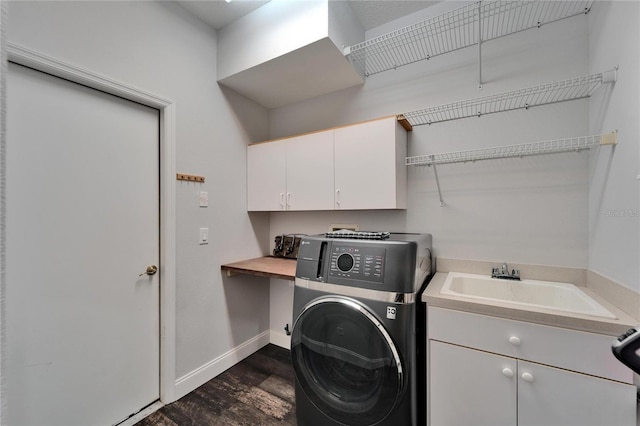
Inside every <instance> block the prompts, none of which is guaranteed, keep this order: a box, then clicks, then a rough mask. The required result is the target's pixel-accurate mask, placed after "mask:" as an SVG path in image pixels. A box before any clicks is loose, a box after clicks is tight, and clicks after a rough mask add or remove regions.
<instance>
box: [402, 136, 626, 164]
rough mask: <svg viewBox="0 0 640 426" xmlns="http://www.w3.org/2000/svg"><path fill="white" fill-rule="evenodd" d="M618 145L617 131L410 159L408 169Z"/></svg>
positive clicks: (407, 160) (406, 162)
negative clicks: (409, 167) (410, 167)
mask: <svg viewBox="0 0 640 426" xmlns="http://www.w3.org/2000/svg"><path fill="white" fill-rule="evenodd" d="M615 144H617V132H612V133H607V134H604V135H592V136H579V137H573V138H565V139H554V140H548V141H540V142H530V143H524V144H519V145H507V146H499V147H492V148H484V149H472V150H467V151H455V152H447V153H442V154H430V155H419V156H415V157H407V158H406V160H405V164H406V165H407V166H433V165H436V164H451V163H466V162H470V161H480V160H492V159H497V158H513V157H525V156H530V155H543V154H554V153H560V152H572V151H581V150H584V149H590V148H593V147H596V146H600V145H615Z"/></svg>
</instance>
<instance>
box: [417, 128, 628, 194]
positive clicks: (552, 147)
mask: <svg viewBox="0 0 640 426" xmlns="http://www.w3.org/2000/svg"><path fill="white" fill-rule="evenodd" d="M617 144H618V131H617V130H614V131H613V132H611V133H606V134H601V135H592V136H579V137H573V138H564V139H554V140H547V141H539V142H530V143H524V144H519V145H506V146H498V147H492V148H483V149H473V150H467V151H455V152H447V153H442V154H428V155H418V156H414V157H407V158H406V160H405V165H407V166H430V167H433V171H434V173H435V179H436V186H437V189H438V197H439V199H440V205H441V206H444V205H445V203H444V201H443V200H442V192H441V190H440V182H439V180H438V173H437V171H436V165H441V164H452V163H467V162H475V161H481V160H493V159H499V158H521V157H526V156H532V155H546V154H556V153H561V152H580V151H582V150H585V149H591V148H594V147H597V146H602V145H611V146H615V145H617Z"/></svg>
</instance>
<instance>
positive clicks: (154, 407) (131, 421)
mask: <svg viewBox="0 0 640 426" xmlns="http://www.w3.org/2000/svg"><path fill="white" fill-rule="evenodd" d="M162 407H164V403H162V402H160V401H157V402H154V403H153V404H151V405H150V406H148V407H147V408H145V409H144V410H142V411H140V412H138V413H136V414H134V415H133V416H131V417H129V418H128V419H127V420H125V421H123V422H121V423H118V425H117V426H133V425H135V424H136V423H138V422H139V421H140V420H142V419H144V418H145V417H148V416H150V415H152V414H153V413H155V412H156V411H158V410H159V409H161V408H162Z"/></svg>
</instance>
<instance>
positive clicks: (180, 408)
mask: <svg viewBox="0 0 640 426" xmlns="http://www.w3.org/2000/svg"><path fill="white" fill-rule="evenodd" d="M295 424H296V410H295V400H294V376H293V366H292V365H291V358H290V353H289V351H288V350H286V349H282V348H280V347H278V346H275V345H267V346H265V347H264V348H262V349H260V350H259V351H258V352H256V353H254V354H253V355H251V356H249V357H248V358H246V359H245V360H243V361H242V362H240V363H238V364H236V365H235V366H233V367H231V368H230V369H229V370H227V371H225V372H224V373H222V374H221V375H219V376H218V377H216V378H214V379H213V380H210V381H209V382H207V383H205V384H204V385H202V386H200V387H199V388H198V389H196V390H194V391H193V392H191V393H190V394H188V395H186V396H184V397H183V398H181V399H179V400H178V401H176V402H174V403H172V404H169V405H165V406H164V407H162V408H161V409H160V410H158V411H156V412H155V413H153V414H151V415H150V416H149V417H147V418H145V419H143V420H142V421H140V422H138V423H136V426H185V425H198V426H200V425H238V426H239V425H242V426H249V425H251V426H258V425H260V426H262V425H265V426H267V425H295Z"/></svg>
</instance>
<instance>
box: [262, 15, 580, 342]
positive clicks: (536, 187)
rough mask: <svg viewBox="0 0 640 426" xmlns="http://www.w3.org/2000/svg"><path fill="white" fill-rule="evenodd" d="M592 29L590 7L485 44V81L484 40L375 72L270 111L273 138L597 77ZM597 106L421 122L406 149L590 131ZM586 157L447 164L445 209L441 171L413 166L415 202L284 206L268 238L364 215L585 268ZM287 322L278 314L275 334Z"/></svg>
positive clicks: (483, 248)
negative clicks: (327, 208) (402, 207)
mask: <svg viewBox="0 0 640 426" xmlns="http://www.w3.org/2000/svg"><path fill="white" fill-rule="evenodd" d="M461 4H462V3H460V2H444V3H440V4H437V5H436V6H434V7H431V8H429V9H426V10H425V11H421V12H418V13H416V14H414V15H413V16H408V17H405V18H402V19H399V20H397V21H395V22H392V23H389V24H386V25H385V26H384V28H377V29H373V30H371V31H369V32H368V33H367V37H366V38H370V37H372V36H375V35H379V33H384V32H388V31H390V30H393V29H397V28H401V27H403V26H406V25H409V24H412V23H415V22H417V21H420V20H423V19H426V18H427V17H428V16H429V15H438V14H441V13H443V12H444V11H446V10H447V9H451V8H456V7H460V5H461ZM587 29H588V19H587V17H585V16H579V17H575V18H571V19H568V20H565V21H562V22H559V23H554V24H549V25H546V26H544V27H543V28H542V29H539V30H538V29H536V30H530V31H527V32H523V33H520V34H516V35H513V36H511V37H507V38H503V39H499V40H495V41H491V42H487V43H486V44H484V45H483V56H482V64H483V69H482V74H483V80H484V81H483V83H484V86H483V89H482V90H478V64H477V48H476V47H471V48H468V49H464V50H461V51H458V52H454V53H451V54H448V55H445V56H441V57H435V58H432V59H430V60H429V61H423V62H420V63H416V64H412V65H408V66H405V67H402V68H398V69H397V70H392V71H387V72H385V73H381V74H376V75H374V76H371V77H369V78H367V80H366V83H365V84H364V86H360V87H355V88H349V89H345V90H342V91H339V92H335V93H332V94H329V95H325V96H321V97H317V98H314V99H311V100H308V101H305V102H300V103H298V104H295V105H290V106H287V107H283V108H278V109H273V110H270V126H271V137H272V138H276V137H282V136H288V135H292V134H296V133H302V132H307V131H313V130H318V129H323V128H327V127H333V126H336V125H342V124H348V123H353V122H358V121H363V120H367V119H372V118H376V117H382V116H387V115H392V114H398V113H402V112H407V111H413V110H417V109H422V108H426V107H430V106H437V105H442V104H446V103H449V102H454V101H460V100H466V99H472V98H475V97H480V96H486V95H491V94H495V93H500V92H504V91H508V90H513V89H519V88H524V87H529V86H534V85H538V84H542V83H547V82H549V83H550V82H555V81H559V80H564V79H568V78H572V77H577V76H583V75H587V74H588V73H589V47H588V33H587ZM588 104H589V102H588V101H587V100H579V101H572V102H566V103H560V104H554V105H548V106H542V107H538V108H532V109H530V110H528V111H513V112H506V113H501V114H494V115H488V116H483V117H481V118H479V119H478V118H472V119H465V120H456V121H451V122H446V123H439V124H434V125H431V126H419V127H415V128H414V130H413V132H411V133H410V134H409V144H408V152H409V155H420V154H429V153H439V152H449V151H455V150H464V149H473V148H483V147H491V146H496V145H510V144H519V143H525V142H533V141H540V140H548V139H557V138H563V137H571V136H581V135H587V134H589V106H588ZM588 159H589V154H588V153H579V154H576V153H569V154H557V155H551V156H540V157H526V158H523V159H505V160H493V161H487V162H478V163H474V164H454V165H443V166H439V167H438V175H439V180H440V185H441V188H442V196H443V199H444V201H445V202H446V206H445V207H441V206H440V204H439V199H438V194H437V190H436V184H435V180H434V175H433V170H432V169H431V168H424V167H410V169H409V170H408V179H409V182H408V194H409V195H408V208H407V210H406V211H375V212H372V211H363V212H358V211H351V212H304V213H299V212H277V213H272V214H271V228H270V238H271V239H272V238H273V237H274V236H275V235H278V234H280V233H283V232H285V233H318V232H325V231H326V230H327V227H328V225H329V224H330V223H357V224H359V225H360V229H361V230H388V231H400V232H402V231H408V232H428V233H431V234H433V244H434V251H435V254H436V255H437V256H439V257H448V258H461V259H481V260H490V261H496V262H501V261H503V260H504V261H507V262H522V263H530V264H546V265H562V266H570V267H579V268H586V267H587V266H588V194H589V168H588ZM272 285H273V284H272ZM279 308H280V309H285V308H286V306H285V305H284V304H283V305H281V306H280V307H279ZM273 309H274V307H273V306H272V310H273ZM283 325H284V324H283ZM278 328H281V327H278ZM277 330H278V329H277V328H276V329H275V330H274V327H273V324H272V332H273V331H277Z"/></svg>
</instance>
